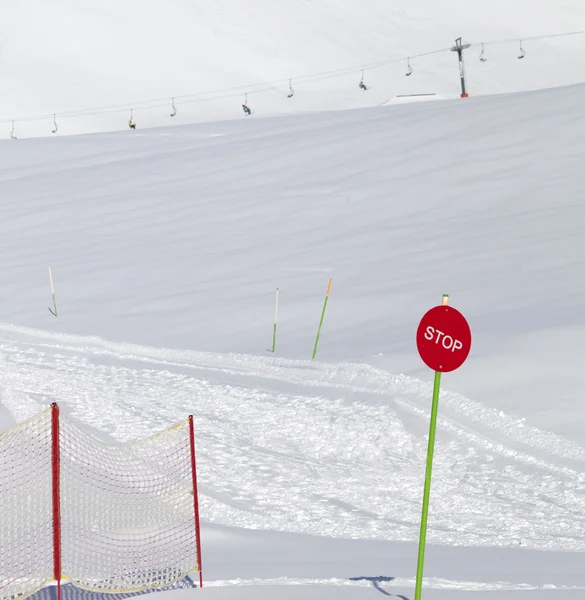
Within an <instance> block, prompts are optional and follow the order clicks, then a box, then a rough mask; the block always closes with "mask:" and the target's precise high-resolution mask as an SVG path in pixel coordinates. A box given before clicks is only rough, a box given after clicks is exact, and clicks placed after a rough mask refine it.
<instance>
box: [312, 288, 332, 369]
mask: <svg viewBox="0 0 585 600" xmlns="http://www.w3.org/2000/svg"><path fill="white" fill-rule="evenodd" d="M332 282H333V279H330V280H329V285H328V286H327V293H326V294H325V303H324V304H323V312H322V313H321V321H320V322H319V329H318V330H317V339H316V340H315V347H314V348H313V358H312V360H315V356H316V355H317V346H318V345H319V336H320V335H321V327H322V325H323V319H324V318H325V310H326V309H327V300H329V292H330V291H331V283H332Z"/></svg>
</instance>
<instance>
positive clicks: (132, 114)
mask: <svg viewBox="0 0 585 600" xmlns="http://www.w3.org/2000/svg"><path fill="white" fill-rule="evenodd" d="M128 127H130V129H136V123H135V122H134V111H133V110H132V109H130V120H129V121H128Z"/></svg>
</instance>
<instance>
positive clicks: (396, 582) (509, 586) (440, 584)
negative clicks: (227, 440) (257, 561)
mask: <svg viewBox="0 0 585 600" xmlns="http://www.w3.org/2000/svg"><path fill="white" fill-rule="evenodd" d="M379 579H381V581H380V582H379V583H378V585H377V586H376V587H378V589H384V588H387V587H390V588H393V587H410V588H412V587H414V584H415V579H414V578H408V577H380V578H379ZM375 580H376V578H374V577H371V578H367V577H364V578H352V579H350V580H348V579H338V578H330V579H293V578H288V577H278V578H274V579H230V580H215V581H208V582H207V583H206V584H205V585H206V587H224V586H234V585H238V586H242V585H247V586H267V585H275V586H278V585H326V586H352V587H371V586H372V581H375ZM423 585H424V588H425V589H443V590H465V591H469V592H479V591H481V592H509V591H510V592H511V591H537V590H551V591H552V590H555V591H569V590H583V589H585V587H583V586H570V585H566V586H565V585H554V584H545V585H534V584H531V583H522V584H516V583H509V582H506V581H495V582H480V581H456V580H452V579H444V578H440V577H429V578H425V579H424V582H423Z"/></svg>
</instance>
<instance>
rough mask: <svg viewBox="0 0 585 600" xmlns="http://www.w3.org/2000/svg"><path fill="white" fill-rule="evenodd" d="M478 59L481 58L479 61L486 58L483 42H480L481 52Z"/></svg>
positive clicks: (484, 60) (483, 60)
mask: <svg viewBox="0 0 585 600" xmlns="http://www.w3.org/2000/svg"><path fill="white" fill-rule="evenodd" d="M479 60H481V62H486V61H487V58H486V57H485V50H484V48H483V42H482V43H481V52H480V53H479Z"/></svg>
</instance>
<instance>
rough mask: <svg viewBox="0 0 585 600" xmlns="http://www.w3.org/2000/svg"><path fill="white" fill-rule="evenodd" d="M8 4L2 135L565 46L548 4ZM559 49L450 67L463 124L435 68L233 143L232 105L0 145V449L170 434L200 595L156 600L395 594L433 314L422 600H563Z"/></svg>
mask: <svg viewBox="0 0 585 600" xmlns="http://www.w3.org/2000/svg"><path fill="white" fill-rule="evenodd" d="M29 4H30V7H29V8H30V13H27V14H30V18H29V21H28V24H29V29H28V30H26V31H25V29H24V25H23V24H22V23H23V21H22V19H23V18H24V16H23V15H24V11H23V9H22V8H20V7H17V6H16V5H15V6H14V7H10V8H8V9H7V10H8V13H9V17H10V19H8V20H7V22H5V20H4V19H2V21H1V24H0V31H4V32H5V36H4V38H3V42H2V44H3V46H2V54H0V66H1V67H2V69H3V70H4V73H5V79H6V78H7V81H8V82H9V84H8V86H7V89H8V92H7V93H6V94H3V96H2V98H1V99H0V119H7V120H8V122H10V120H11V119H12V118H15V116H23V117H24V116H26V115H32V114H37V113H43V114H45V113H46V114H52V113H54V112H59V110H63V111H65V110H69V109H77V108H91V107H93V106H104V105H108V104H112V105H114V104H118V103H125V102H131V101H133V100H134V99H138V100H140V99H145V100H148V99H151V98H161V97H162V98H165V97H166V96H169V103H170V97H171V96H173V95H176V96H179V95H180V94H182V93H185V94H188V93H196V92H198V91H206V90H210V89H220V88H225V87H230V86H242V85H243V84H245V83H246V82H258V81H266V80H271V79H281V78H283V77H284V78H285V79H286V78H288V77H289V76H291V77H292V76H294V73H301V74H307V73H311V72H319V71H324V70H334V69H336V68H345V67H346V66H348V65H349V66H351V64H356V65H359V64H364V63H369V62H376V61H382V60H385V59H387V58H392V57H393V56H398V57H399V58H400V57H402V56H407V55H408V54H409V53H411V54H416V53H422V52H425V51H430V50H434V49H436V48H441V47H443V46H445V45H446V46H448V45H449V44H452V43H453V39H454V38H455V37H458V36H459V35H464V36H465V37H468V38H469V41H471V42H480V41H482V40H483V39H485V40H487V39H508V38H511V39H520V37H522V36H524V37H529V36H537V35H544V34H546V33H556V32H561V31H576V30H579V29H585V7H584V6H583V5H582V3H581V2H578V1H576V0H575V1H568V0H567V1H564V2H561V1H556V2H550V1H545V0H539V1H538V2H531V3H528V2H507V3H504V2H499V1H498V2H484V3H478V2H466V3H463V2H457V1H455V0H451V1H450V2H448V3H435V2H430V1H425V2H423V1H421V2H399V3H392V6H391V7H390V6H389V3H386V2H384V3H383V2H375V3H372V7H371V10H370V11H365V10H364V7H363V3H362V4H361V5H358V4H357V3H351V2H335V3H333V2H325V1H324V0H321V1H320V2H310V3H308V2H300V1H299V2H294V3H292V2H291V3H290V5H289V4H286V7H285V6H282V7H280V8H277V7H276V5H274V3H268V2H266V3H264V2H255V3H253V4H252V5H250V3H248V4H245V3H236V2H235V1H234V2H222V3H214V2H197V3H191V2H168V3H165V5H164V7H161V4H160V3H156V2H153V1H150V2H140V3H138V2H128V3H113V2H105V3H100V4H99V7H98V6H97V5H95V6H94V9H93V10H90V9H89V8H86V7H82V6H81V5H80V4H79V3H74V2H72V1H69V2H66V1H62V2H59V3H57V4H58V8H56V7H49V6H48V5H47V4H46V3H41V2H30V3H29ZM439 4H440V5H441V6H439ZM293 5H294V6H293ZM414 6H416V8H414ZM57 10H58V11H59V12H58V13H57ZM226 15H228V16H229V18H228V16H226ZM19 23H20V25H19ZM49 25H50V27H49ZM8 30H10V31H9V32H8V33H6V32H7V31H8ZM88 31H91V32H92V35H91V36H89V37H88V36H87V32H88ZM157 34H158V35H157ZM28 36H31V39H32V38H34V43H33V42H31V40H29V39H28ZM584 38H585V36H574V37H572V38H555V39H553V40H549V41H548V42H546V41H544V40H543V41H539V42H538V43H537V42H534V43H533V45H532V46H531V45H530V44H529V43H525V44H524V47H525V48H526V52H527V55H526V57H525V58H524V59H523V60H517V59H516V54H517V47H516V46H515V45H514V43H511V45H510V46H505V45H504V46H494V47H493V48H490V50H489V52H490V56H489V60H488V61H487V62H486V63H480V62H479V60H478V54H479V50H478V49H477V48H473V49H470V50H469V59H468V76H469V82H470V94H471V97H470V98H468V99H466V100H462V99H460V98H459V97H458V94H459V87H458V86H459V79H458V71H457V64H456V57H455V56H454V55H453V53H447V54H446V55H445V56H444V57H443V58H440V55H437V57H436V59H433V60H437V61H439V60H444V61H445V63H444V64H443V63H439V62H437V63H433V62H432V61H430V62H424V61H423V59H420V63H414V62H413V66H414V68H415V72H414V73H413V75H412V76H411V77H408V78H406V77H404V73H403V68H404V65H394V67H388V69H389V70H388V71H386V70H385V69H380V70H375V71H372V74H371V79H372V86H373V87H372V89H371V90H368V92H365V93H364V92H361V91H360V90H359V89H358V88H357V82H358V81H359V77H360V69H357V72H356V74H354V75H351V76H349V77H346V78H345V79H344V78H340V79H331V80H324V81H319V80H315V81H313V82H312V83H311V84H310V85H309V87H308V88H307V90H306V91H305V90H304V89H303V87H302V86H299V87H298V89H297V90H296V93H295V96H294V98H292V99H287V98H286V87H287V86H288V83H287V82H285V86H284V88H283V89H282V90H279V91H275V90H272V91H269V92H267V93H265V94H258V95H257V96H251V97H250V100H249V102H250V104H251V105H252V103H253V107H254V109H255V112H254V114H253V115H252V116H251V117H245V116H244V115H243V114H241V108H240V105H241V103H242V99H241V97H240V96H238V95H236V96H234V98H233V99H231V100H229V101H227V100H225V99H224V100H218V101H217V102H209V103H207V102H206V103H204V106H205V111H206V112H205V114H204V115H202V114H200V113H199V112H198V111H199V110H203V104H202V105H201V106H200V107H199V105H197V106H198V108H197V110H195V108H194V106H195V105H191V106H190V108H189V109H187V108H186V106H185V107H184V109H185V110H183V111H181V109H180V106H179V111H178V114H177V117H176V120H175V121H172V122H173V123H174V124H179V125H180V126H178V127H162V126H161V125H163V124H166V125H168V124H169V122H170V121H171V119H170V118H169V117H168V112H169V111H168V110H167V109H166V108H165V109H164V110H163V109H161V111H160V115H158V116H157V114H156V111H155V112H154V113H152V112H144V113H142V116H141V113H140V112H137V113H136V115H135V118H136V120H137V122H138V128H137V130H136V131H130V130H128V129H127V128H126V129H124V128H125V127H126V122H127V120H128V114H127V112H125V111H124V112H120V113H113V114H110V115H95V116H91V117H87V118H79V117H77V118H71V119H70V120H69V121H64V122H62V123H61V127H60V130H59V135H58V136H56V137H55V138H51V139H46V138H41V139H18V140H10V139H6V140H2V141H0V198H1V201H2V204H1V206H2V219H0V244H1V247H2V250H3V252H2V256H3V260H2V261H0V278H1V279H0V280H1V281H2V289H3V297H2V306H1V308H0V311H1V316H0V320H1V324H0V428H2V427H6V426H10V425H12V424H14V423H16V422H19V421H21V420H22V419H24V418H26V417H28V416H30V415H33V414H35V413H37V412H38V411H40V410H41V409H43V408H44V407H46V406H47V405H48V404H49V403H51V402H54V401H57V402H59V403H60V405H61V407H62V410H63V411H65V412H67V413H69V414H71V415H72V416H74V417H75V418H76V419H77V420H78V421H79V422H80V423H82V424H84V426H85V427H86V428H87V429H88V430H89V431H91V432H92V433H93V434H94V435H97V436H98V437H101V438H102V439H106V440H118V441H130V440H136V439H139V438H142V437H144V436H147V435H150V434H152V433H153V432H155V431H158V430H161V429H163V428H165V427H167V426H169V425H171V424H173V423H175V422H177V421H179V420H182V419H183V418H185V417H186V416H187V415H188V414H193V415H194V417H195V423H196V432H197V444H198V453H199V469H200V473H199V476H200V493H201V516H202V520H203V563H204V564H203V573H204V580H205V583H206V587H205V588H204V589H203V590H173V591H167V592H163V593H162V595H161V596H158V598H161V599H162V600H164V597H166V596H167V595H170V596H171V597H172V599H173V600H179V596H181V595H185V596H186V595H187V594H189V595H191V594H200V593H204V594H206V595H207V596H208V597H209V598H218V599H219V598H220V599H224V598H225V599H227V598H235V599H245V600H251V599H252V598H254V599H264V598H266V599H269V598H270V599H272V598H279V599H287V598H308V599H317V598H319V599H321V598H323V599H329V598H331V599H333V598H335V599H336V600H337V599H339V598H342V599H343V598H351V599H354V598H355V599H361V598H377V597H382V596H383V595H387V596H394V597H401V598H407V599H408V600H413V598H414V591H413V590H414V575H415V570H416V550H417V540H418V532H419V525H420V504H421V498H422V488H423V479H424V461H425V458H426V449H427V435H428V422H429V409H430V401H431V393H432V377H433V374H432V372H430V371H429V369H427V368H426V367H425V366H424V364H423V363H422V362H421V360H420V358H419V356H418V354H417V351H416V347H415V344H414V336H415V331H416V327H417V324H418V322H419V320H420V318H421V316H422V315H423V314H424V312H425V311H426V310H428V308H430V307H431V306H433V305H436V304H438V303H439V302H440V299H441V294H443V293H449V294H450V296H451V303H452V305H453V306H455V307H456V308H458V309H459V310H461V311H462V312H463V313H464V314H465V316H466V317H467V318H468V320H469V323H470V325H471V328H472V332H473V347H472V351H471V355H470V358H469V360H468V361H467V362H466V363H465V365H464V366H463V367H462V368H461V369H460V370H459V371H457V372H454V373H450V374H446V375H445V376H444V377H443V380H442V386H443V387H442V394H441V406H440V412H439V428H438V432H437V448H436V454H435V469H434V474H433V488H432V495H431V512H430V517H429V534H428V540H429V544H430V546H429V548H428V552H427V560H426V566H425V576H426V580H425V591H424V598H428V599H429V600H442V599H446V598H449V599H452V598H467V597H468V596H469V592H473V597H474V598H478V599H483V598H490V599H491V598H493V599H494V600H509V599H512V598H513V599H517V598H527V599H528V600H537V599H540V598H545V597H546V598H549V597H550V594H551V593H552V594H553V595H554V597H555V598H557V597H558V598H562V599H565V598H566V599H570V600H573V599H577V598H583V594H585V573H584V571H583V564H584V562H583V552H585V437H584V435H583V430H584V428H585V410H584V409H583V406H582V395H583V392H582V390H583V389H584V388H585V373H584V371H583V358H582V342H583V338H584V335H585V325H583V318H582V314H583V301H584V299H585V278H584V277H583V273H584V268H585V259H584V258H583V257H584V250H585V245H584V242H583V232H582V230H583V223H585V205H584V204H583V198H584V195H585V175H584V174H583V156H584V155H585V141H584V140H585V118H584V114H585V112H584V109H583V107H584V106H585V84H582V83H578V82H581V81H582V79H583V77H582V73H583V67H584V65H585V60H584V58H583V57H584V56H585V54H584V53H583V39H584ZM48 40H53V41H54V43H49V41H48ZM225 40H229V41H230V43H224V42H225ZM155 41H156V43H155ZM104 45H106V46H107V50H106V49H105V48H104ZM79 47H84V48H85V49H86V50H87V52H85V53H81V52H76V51H75V50H74V49H75V48H79ZM41 48H42V50H41ZM487 48H488V46H486V51H487ZM220 50H221V51H220ZM72 53H73V54H72ZM509 55H511V58H509ZM122 57H123V58H122ZM431 58H433V57H431ZM236 59H237V60H236ZM43 60H46V65H43V63H42V61H43ZM27 69H28V70H29V71H30V72H31V73H33V74H34V75H35V76H34V77H27V76H25V75H24V73H26V72H28V71H27ZM392 69H397V70H396V73H395V74H392ZM291 72H292V75H289V74H290V73H291ZM6 73H8V75H6ZM191 73H192V75H191ZM480 73H481V74H480ZM366 74H367V73H366ZM415 75H416V76H417V78H415ZM368 79H370V77H368ZM569 84H570V85H569ZM554 86H561V87H554ZM537 88H538V89H537ZM544 88H548V89H544ZM242 90H243V88H242ZM529 90H532V91H529ZM426 92H432V93H436V94H437V95H438V97H437V99H436V101H431V102H420V103H411V102H410V101H409V102H408V103H407V104H403V101H402V100H400V99H398V98H396V96H398V95H403V94H411V93H426ZM498 92H513V93H506V94H499V95H498V94H496V93H498ZM238 94H239V88H238ZM305 94H306V96H305ZM494 94H496V95H494ZM252 98H253V100H252ZM291 101H292V102H294V103H295V104H294V105H291V104H288V105H287V104H286V102H291ZM169 106H170V104H169ZM349 108H354V110H344V109H349ZM238 111H240V112H238ZM267 115H272V116H271V117H270V118H267ZM203 121H208V122H205V123H204V122H203ZM147 125H156V126H157V127H153V128H147V127H146V126H147ZM50 126H51V120H50V119H49V120H48V121H46V120H45V121H30V122H28V124H27V122H24V121H23V122H22V123H21V124H20V125H19V127H20V128H21V131H22V133H23V135H22V137H23V138H26V137H27V136H34V135H46V134H48V135H50ZM6 127H7V131H6V133H8V131H9V126H8V125H7V126H6ZM27 127H28V129H27ZM47 129H48V130H49V131H47ZM118 129H119V130H121V131H112V130H118ZM94 130H97V131H100V132H101V133H96V134H92V135H82V136H67V135H61V134H67V133H73V132H80V131H94ZM49 265H51V267H52V273H53V279H54V283H55V291H56V297H57V304H58V307H59V317H58V318H57V319H56V318H54V317H53V316H52V315H51V313H50V312H49V310H48V307H52V299H51V292H50V287H49V278H48V266H49ZM329 279H332V280H333V284H332V289H331V295H330V299H329V304H328V307H327V313H326V315H325V320H324V324H323V329H322V332H321V339H320V343H319V350H318V354H317V358H316V360H315V361H311V360H310V358H311V353H312V350H313V344H314V342H315V335H316V333H317V326H318V324H319V317H320V315H321V309H322V306H323V300H324V296H325V291H326V289H327V284H328V281H329ZM277 287H278V288H279V296H280V306H279V318H278V336H277V343H276V352H275V354H274V355H273V354H272V352H270V348H271V343H272V321H273V315H274V295H275V290H276V288H277ZM69 593H71V594H73V591H71V592H69ZM43 594H44V593H43V592H41V593H40V596H43ZM92 597H93V596H92ZM79 598H81V592H80V593H79Z"/></svg>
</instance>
